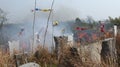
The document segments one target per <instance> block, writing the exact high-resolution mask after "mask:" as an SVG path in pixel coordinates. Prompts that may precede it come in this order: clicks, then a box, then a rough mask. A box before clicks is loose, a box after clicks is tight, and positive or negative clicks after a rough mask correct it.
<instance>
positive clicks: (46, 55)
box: [0, 36, 120, 67]
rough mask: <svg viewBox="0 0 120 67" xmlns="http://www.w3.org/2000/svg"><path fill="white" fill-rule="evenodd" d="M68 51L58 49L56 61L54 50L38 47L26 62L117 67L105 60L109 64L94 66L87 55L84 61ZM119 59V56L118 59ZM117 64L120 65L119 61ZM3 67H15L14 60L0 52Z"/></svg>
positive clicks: (58, 66)
mask: <svg viewBox="0 0 120 67" xmlns="http://www.w3.org/2000/svg"><path fill="white" fill-rule="evenodd" d="M119 40H120V36H118V38H117V45H120V42H118V41H119ZM119 47H120V46H119ZM70 49H71V47H69V46H64V47H63V48H62V49H60V52H59V54H58V59H56V58H57V57H56V54H55V50H53V51H52V52H50V51H49V50H48V48H42V47H41V46H39V48H38V49H37V52H36V53H35V54H34V55H31V56H28V57H27V60H28V62H36V63H38V64H40V66H41V67H117V66H114V64H113V65H112V66H111V65H110V63H112V60H109V59H107V62H109V63H105V62H104V60H102V61H101V63H100V64H96V63H94V62H91V60H90V59H89V58H88V56H89V55H87V54H86V55H85V56H84V58H86V59H84V58H83V57H82V56H81V55H80V54H77V53H75V54H72V52H71V51H70ZM117 50H118V52H120V48H117ZM119 55H120V53H119ZM22 58H24V57H22ZM119 58H120V56H119V57H118V59H119ZM22 62H24V61H22ZM118 62H119V63H120V59H119V60H118ZM5 65H7V67H15V59H13V58H12V57H10V56H9V53H8V52H7V53H5V54H2V52H1V51H0V67H5ZM10 65H11V66H10ZM118 67H119V66H118Z"/></svg>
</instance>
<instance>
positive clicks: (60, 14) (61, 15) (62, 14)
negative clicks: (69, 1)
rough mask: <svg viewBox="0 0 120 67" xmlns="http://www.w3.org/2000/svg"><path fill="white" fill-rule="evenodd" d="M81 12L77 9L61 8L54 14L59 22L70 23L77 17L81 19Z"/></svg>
mask: <svg viewBox="0 0 120 67" xmlns="http://www.w3.org/2000/svg"><path fill="white" fill-rule="evenodd" d="M79 15H80V14H79V12H78V10H76V9H73V8H70V7H66V6H60V7H58V8H57V9H55V10H54V12H53V19H54V20H58V21H61V22H63V21H70V20H74V19H75V18H76V17H79Z"/></svg>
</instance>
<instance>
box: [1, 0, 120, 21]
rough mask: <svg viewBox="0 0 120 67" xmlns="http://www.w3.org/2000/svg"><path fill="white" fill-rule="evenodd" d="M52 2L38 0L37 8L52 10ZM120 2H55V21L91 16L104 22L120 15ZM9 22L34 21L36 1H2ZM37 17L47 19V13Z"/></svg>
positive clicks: (67, 0) (100, 0)
mask: <svg viewBox="0 0 120 67" xmlns="http://www.w3.org/2000/svg"><path fill="white" fill-rule="evenodd" d="M51 2H52V0H37V8H50V5H51ZM119 3H120V0H55V3H54V7H53V10H54V12H53V18H54V20H60V21H66V20H71V19H75V18H76V17H79V18H83V19H85V18H86V17H87V16H91V17H92V18H93V19H95V20H104V19H107V18H108V16H111V17H118V16H119V15H120V4H119ZM0 8H2V9H3V10H4V11H5V12H6V13H7V17H8V21H9V22H15V23H17V22H22V21H25V20H26V19H32V18H33V13H32V12H31V10H32V9H33V8H34V0H0ZM37 14H39V15H38V16H37V17H40V18H43V17H44V18H46V17H47V13H43V12H39V13H37Z"/></svg>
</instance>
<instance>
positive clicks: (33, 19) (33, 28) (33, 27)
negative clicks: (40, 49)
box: [32, 0, 36, 53]
mask: <svg viewBox="0 0 120 67" xmlns="http://www.w3.org/2000/svg"><path fill="white" fill-rule="evenodd" d="M33 15H34V16H33V42H32V53H33V46H34V35H35V34H34V31H35V17H36V16H35V15H36V0H35V2H34V14H33Z"/></svg>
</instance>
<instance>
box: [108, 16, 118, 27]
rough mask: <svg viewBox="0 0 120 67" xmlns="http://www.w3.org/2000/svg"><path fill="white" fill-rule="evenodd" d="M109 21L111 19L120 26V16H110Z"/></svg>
mask: <svg viewBox="0 0 120 67" xmlns="http://www.w3.org/2000/svg"><path fill="white" fill-rule="evenodd" d="M109 21H110V22H111V23H112V24H115V25H118V26H120V17H115V18H112V17H109Z"/></svg>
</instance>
